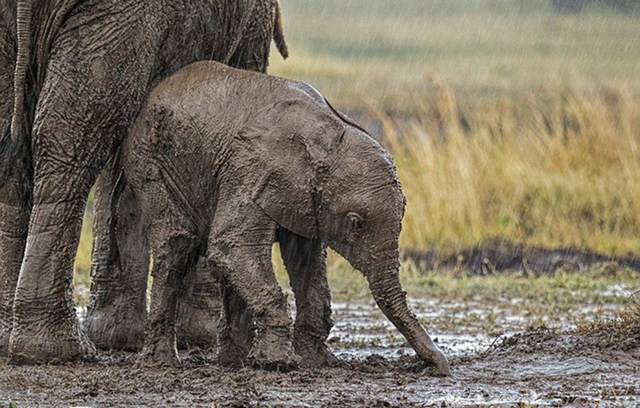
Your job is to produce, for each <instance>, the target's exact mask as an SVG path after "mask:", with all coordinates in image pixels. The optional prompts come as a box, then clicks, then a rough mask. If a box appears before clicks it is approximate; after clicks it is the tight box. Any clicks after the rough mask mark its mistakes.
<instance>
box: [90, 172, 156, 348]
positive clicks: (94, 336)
mask: <svg viewBox="0 0 640 408" xmlns="http://www.w3.org/2000/svg"><path fill="white" fill-rule="evenodd" d="M122 183H125V185H124V186H122V185H120V184H122ZM114 192H116V194H118V193H120V194H119V196H118V197H115V196H114ZM112 199H113V200H116V201H117V202H112ZM133 200H134V199H133V196H132V193H131V189H130V188H129V187H128V185H126V182H125V180H124V177H122V171H121V166H120V165H119V162H118V161H117V160H112V161H111V162H109V164H108V165H107V167H106V168H105V169H104V170H103V171H102V173H101V174H100V176H99V177H98V181H97V182H96V185H95V189H94V223H93V234H94V235H93V252H92V254H91V297H90V300H89V306H88V312H87V317H86V319H85V321H84V329H85V332H86V333H87V334H88V336H89V338H90V339H91V340H92V341H93V343H94V344H95V345H96V347H98V348H103V349H121V350H139V349H140V348H141V347H142V341H143V335H144V318H145V311H146V292H147V276H148V271H149V250H148V245H147V240H146V238H145V236H144V234H143V233H142V225H141V220H140V211H139V210H138V207H137V205H135V203H134V201H133ZM112 207H114V208H116V212H115V214H113V215H115V216H112V214H111V211H112Z"/></svg>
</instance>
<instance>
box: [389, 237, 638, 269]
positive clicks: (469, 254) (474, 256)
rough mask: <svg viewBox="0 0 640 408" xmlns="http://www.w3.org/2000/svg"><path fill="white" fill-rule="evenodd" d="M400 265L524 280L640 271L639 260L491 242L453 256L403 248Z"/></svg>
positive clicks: (575, 250)
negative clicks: (600, 270)
mask: <svg viewBox="0 0 640 408" xmlns="http://www.w3.org/2000/svg"><path fill="white" fill-rule="evenodd" d="M401 256H402V258H403V261H404V262H412V263H413V264H414V265H415V266H416V267H417V268H418V270H419V271H432V270H437V269H454V268H455V269H459V270H463V271H466V272H467V274H470V275H490V274H494V273H498V272H506V271H510V272H514V271H515V272H519V273H521V274H522V275H523V276H525V277H529V276H532V277H533V276H541V275H545V274H552V273H554V272H556V271H557V270H559V269H562V270H563V271H565V272H575V273H580V272H583V271H584V270H585V269H587V268H589V267H592V266H594V265H604V266H607V267H609V268H610V269H611V270H615V269H619V268H628V269H632V270H635V271H640V258H637V257H633V256H626V257H615V256H607V255H603V254H599V253H597V252H593V251H589V250H583V249H578V248H559V249H558V248H556V249H553V248H543V247H536V246H527V245H522V244H514V243H512V242H510V241H507V240H500V239H492V240H488V241H486V242H483V243H482V244H480V245H476V246H473V247H470V248H465V249H461V250H459V251H455V252H454V253H451V252H447V253H446V254H444V253H443V252H442V251H439V250H435V249H432V250H424V251H420V250H414V249H404V250H402V253H401Z"/></svg>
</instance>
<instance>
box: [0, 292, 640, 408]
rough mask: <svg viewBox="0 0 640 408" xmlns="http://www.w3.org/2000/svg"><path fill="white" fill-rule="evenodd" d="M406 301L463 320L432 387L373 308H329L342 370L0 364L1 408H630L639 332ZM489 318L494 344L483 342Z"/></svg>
mask: <svg viewBox="0 0 640 408" xmlns="http://www.w3.org/2000/svg"><path fill="white" fill-rule="evenodd" d="M607 290H609V291H611V293H613V294H620V295H621V296H626V295H627V294H628V291H629V289H628V288H626V287H618V286H616V285H611V287H610V288H607ZM410 301H411V306H412V307H413V309H414V310H415V311H416V313H417V315H418V316H419V317H420V319H421V320H422V321H423V322H424V323H425V324H427V325H428V324H429V322H434V321H436V322H437V321H439V319H443V318H446V319H454V320H455V319H458V320H457V321H459V322H465V324H461V325H458V326H456V327H455V328H454V329H453V330H442V329H439V330H440V331H439V332H437V333H436V332H434V337H435V338H436V339H437V341H438V344H439V345H440V347H442V349H443V350H444V351H445V352H446V353H447V355H448V356H449V357H450V359H451V362H452V367H453V376H452V377H449V378H439V377H433V376H432V375H431V374H432V369H431V368H430V367H426V366H424V365H423V364H422V363H421V362H419V361H416V360H415V358H414V357H413V352H412V351H411V349H409V348H407V347H406V346H405V343H404V341H403V340H402V338H401V337H400V336H399V334H398V333H397V332H396V331H395V330H394V329H393V328H392V327H391V326H390V324H389V323H388V321H387V320H386V319H384V318H383V317H382V315H381V314H380V312H379V311H378V310H377V309H376V308H374V307H373V304H372V303H371V302H348V303H347V302H336V303H334V318H335V321H336V324H335V327H334V330H333V331H332V334H331V337H330V339H329V342H330V344H331V347H332V348H333V351H334V352H335V353H336V355H337V356H339V357H340V359H341V360H342V361H343V365H342V366H341V367H337V368H330V369H322V370H301V371H297V372H293V373H287V374H282V373H272V372H264V371H260V370H253V369H250V368H243V369H239V370H228V369H224V368H222V367H219V366H217V365H215V360H214V359H212V357H211V356H206V355H201V354H199V353H197V352H196V353H191V354H190V355H184V356H183V359H184V361H185V362H186V366H185V367H184V368H181V369H138V368H136V367H135V365H134V361H135V355H134V354H129V353H118V354H108V353H102V354H101V355H100V360H99V362H97V363H92V364H76V365H66V366H40V367H12V366H7V365H5V364H4V362H2V363H0V406H5V407H6V406H9V403H13V404H16V405H13V406H18V407H30V406H43V407H44V406H46V407H52V406H61V407H69V406H75V407H79V406H83V407H87V406H90V407H123V406H127V407H128V406H171V407H174V406H175V407H192V406H202V407H245V406H250V407H253V406H255V407H262V406H272V407H273V406H286V407H305V406H332V407H343V406H350V407H355V406H368V407H405V406H415V407H476V406H491V407H494V406H497V407H502V406H503V407H529V406H572V407H573V406H575V407H634V406H640V330H638V331H637V332H624V331H621V332H616V331H613V330H610V329H603V330H600V331H596V332H591V333H588V334H584V333H582V334H577V333H574V334H566V333H565V334H561V333H559V332H557V331H556V330H553V329H547V328H545V329H534V330H531V329H529V330H527V329H526V327H527V325H528V322H529V321H530V318H529V317H528V316H524V315H518V313H517V312H514V310H517V307H516V308H515V309H514V308H505V310H503V311H501V310H495V309H494V308H493V307H491V306H490V305H486V304H484V305H483V304H482V303H481V302H479V303H478V304H473V302H471V303H465V305H460V304H456V303H446V302H441V301H427V300H425V299H418V298H413V299H411V300H410ZM514 302H515V304H516V306H517V303H518V300H517V299H514ZM601 306H602V305H601ZM605 306H606V305H605ZM507 309H508V310H507ZM608 310H611V316H613V315H614V313H615V307H613V306H612V307H611V308H607V307H604V308H602V307H601V308H600V309H599V313H601V316H600V317H607V316H602V313H604V314H605V315H606V313H608V312H607V311H608ZM603 311H604V312H603ZM583 312H584V313H585V314H588V313H590V312H593V310H591V309H585V310H584V311H583ZM488 316H491V319H492V325H493V326H497V327H502V328H503V330H504V334H503V335H501V336H494V335H490V334H487V331H486V330H484V328H485V327H486V325H485V324H484V322H486V319H487V318H488ZM563 319H564V318H563V317H561V316H558V317H557V318H556V317H553V316H552V317H551V318H550V320H549V322H548V323H549V325H550V326H554V325H556V326H563V325H564V326H565V327H564V328H565V329H566V328H567V327H569V328H570V327H571V323H570V322H566V321H564V320H563Z"/></svg>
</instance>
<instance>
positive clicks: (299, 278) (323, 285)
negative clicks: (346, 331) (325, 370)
mask: <svg viewBox="0 0 640 408" xmlns="http://www.w3.org/2000/svg"><path fill="white" fill-rule="evenodd" d="M278 241H279V242H280V253H281V255H282V260H283V261H284V265H285V267H286V269H287V273H288V274H289V280H290V281H291V288H292V289H293V293H294V294H295V298H296V321H295V325H294V331H293V345H294V347H295V349H296V353H297V354H298V355H299V356H300V357H301V358H302V364H303V365H305V366H309V367H318V366H326V365H333V364H336V363H337V359H336V357H335V356H334V355H333V354H332V353H331V351H330V350H329V348H328V347H327V344H326V340H327V337H329V332H330V331H331V327H332V326H333V320H332V319H331V292H330V291H329V284H328V283H327V266H326V264H327V254H326V250H325V248H324V247H323V246H322V243H321V242H320V241H319V240H313V239H307V238H304V237H301V236H299V235H296V234H294V233H292V232H289V231H287V230H284V229H281V230H279V231H278Z"/></svg>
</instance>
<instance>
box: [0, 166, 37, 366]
mask: <svg viewBox="0 0 640 408" xmlns="http://www.w3.org/2000/svg"><path fill="white" fill-rule="evenodd" d="M27 165H28V161H27V158H26V157H23V158H20V161H19V163H17V164H16V167H15V169H14V171H13V172H12V174H11V176H10V177H9V179H8V180H6V181H5V183H4V184H3V185H2V186H1V187H0V356H6V355H7V354H8V351H9V336H10V334H11V329H12V327H13V298H14V295H15V290H16V284H17V282H18V273H19V272H20V265H21V264H22V255H23V254H24V246H25V242H26V239H27V227H28V225H29V210H30V206H29V205H30V204H29V202H30V195H31V189H30V184H31V182H30V181H29V179H28V177H27V171H26V169H25V167H26V166H27Z"/></svg>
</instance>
